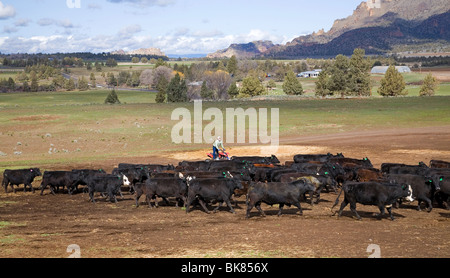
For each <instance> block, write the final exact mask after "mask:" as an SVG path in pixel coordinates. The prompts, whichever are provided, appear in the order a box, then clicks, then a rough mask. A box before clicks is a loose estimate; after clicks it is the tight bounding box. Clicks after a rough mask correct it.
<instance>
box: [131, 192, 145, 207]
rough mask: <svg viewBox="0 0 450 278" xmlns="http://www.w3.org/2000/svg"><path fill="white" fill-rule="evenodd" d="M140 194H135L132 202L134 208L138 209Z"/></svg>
mask: <svg viewBox="0 0 450 278" xmlns="http://www.w3.org/2000/svg"><path fill="white" fill-rule="evenodd" d="M141 196H142V194H139V193H136V196H135V197H134V200H135V201H136V207H137V208H138V207H139V198H141ZM146 200H147V199H146Z"/></svg>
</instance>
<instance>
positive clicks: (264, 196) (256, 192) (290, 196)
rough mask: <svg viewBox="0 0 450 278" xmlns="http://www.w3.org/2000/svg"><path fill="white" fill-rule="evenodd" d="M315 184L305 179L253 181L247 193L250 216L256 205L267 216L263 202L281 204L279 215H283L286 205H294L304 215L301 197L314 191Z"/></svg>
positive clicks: (248, 215)
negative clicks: (267, 181)
mask: <svg viewBox="0 0 450 278" xmlns="http://www.w3.org/2000/svg"><path fill="white" fill-rule="evenodd" d="M314 190H315V187H314V185H312V184H311V183H309V182H307V181H305V180H298V181H294V182H290V183H287V182H269V183H262V182H258V183H253V184H252V185H251V186H250V188H249V190H248V194H247V201H246V203H247V214H246V217H247V218H249V217H250V211H251V210H252V208H253V207H256V208H257V209H258V211H259V212H260V213H261V215H262V216H265V214H264V211H263V210H262V209H261V203H265V204H268V205H275V204H279V206H280V210H279V211H278V216H281V214H282V210H283V207H284V205H288V206H291V205H294V206H296V207H297V208H298V209H299V211H300V215H303V210H302V207H301V206H300V199H301V198H302V197H303V195H304V194H305V193H306V192H313V191H314Z"/></svg>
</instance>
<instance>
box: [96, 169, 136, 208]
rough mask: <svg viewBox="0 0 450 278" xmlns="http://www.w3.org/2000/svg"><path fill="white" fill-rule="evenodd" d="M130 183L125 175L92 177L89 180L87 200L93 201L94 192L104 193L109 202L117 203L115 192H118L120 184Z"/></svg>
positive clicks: (126, 184)
mask: <svg viewBox="0 0 450 278" xmlns="http://www.w3.org/2000/svg"><path fill="white" fill-rule="evenodd" d="M130 184H131V183H130V181H129V180H128V178H127V177H126V176H125V175H117V176H115V175H105V176H98V177H94V178H92V179H91V180H90V181H89V184H88V188H89V200H90V201H92V202H93V203H95V200H94V193H95V192H100V193H106V194H108V196H109V200H110V201H111V202H113V201H114V202H115V203H117V199H116V194H118V193H120V188H121V187H122V186H129V185H130Z"/></svg>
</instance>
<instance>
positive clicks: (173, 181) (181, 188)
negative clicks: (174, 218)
mask: <svg viewBox="0 0 450 278" xmlns="http://www.w3.org/2000/svg"><path fill="white" fill-rule="evenodd" d="M135 190H136V198H135V200H136V207H139V198H140V197H141V196H142V195H143V194H145V196H146V201H147V203H148V206H149V207H150V208H153V206H152V204H151V202H150V200H151V199H156V197H160V198H163V199H164V200H166V202H167V198H171V197H173V198H176V199H177V200H182V201H183V204H184V205H185V204H186V195H187V191H188V187H187V184H186V179H185V178H184V177H183V175H180V176H179V177H172V178H150V179H147V180H146V181H145V183H137V184H136V185H135ZM155 207H158V203H157V202H156V201H155ZM177 207H178V203H177Z"/></svg>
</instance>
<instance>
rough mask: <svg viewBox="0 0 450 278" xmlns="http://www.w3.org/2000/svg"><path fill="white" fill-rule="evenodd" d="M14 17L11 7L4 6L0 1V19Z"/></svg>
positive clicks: (14, 10)
mask: <svg viewBox="0 0 450 278" xmlns="http://www.w3.org/2000/svg"><path fill="white" fill-rule="evenodd" d="M15 15H16V9H14V7H13V6H11V5H4V4H3V3H2V2H1V1H0V19H8V18H11V17H14V16H15Z"/></svg>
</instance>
